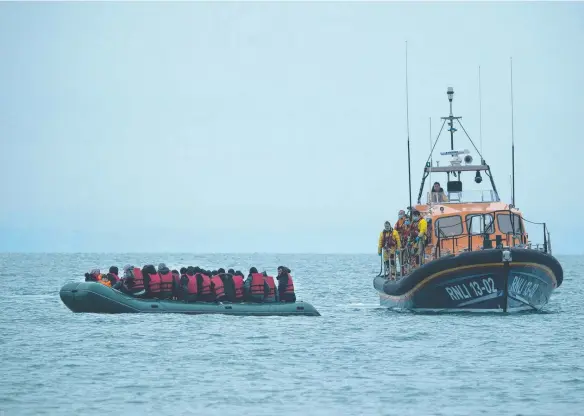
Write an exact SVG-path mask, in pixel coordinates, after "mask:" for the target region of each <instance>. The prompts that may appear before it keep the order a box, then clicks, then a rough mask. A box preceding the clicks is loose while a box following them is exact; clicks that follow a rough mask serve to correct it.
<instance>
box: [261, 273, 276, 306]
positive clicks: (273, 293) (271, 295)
mask: <svg viewBox="0 0 584 416" xmlns="http://www.w3.org/2000/svg"><path fill="white" fill-rule="evenodd" d="M264 280H265V282H266V283H267V284H268V288H269V289H270V290H269V291H268V294H267V295H265V296H264V299H270V300H275V299H276V284H275V283H274V277H273V276H264Z"/></svg>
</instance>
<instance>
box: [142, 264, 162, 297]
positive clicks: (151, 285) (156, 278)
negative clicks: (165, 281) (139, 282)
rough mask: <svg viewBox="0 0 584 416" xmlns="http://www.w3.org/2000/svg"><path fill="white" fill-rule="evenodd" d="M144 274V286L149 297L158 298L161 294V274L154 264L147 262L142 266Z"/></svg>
mask: <svg viewBox="0 0 584 416" xmlns="http://www.w3.org/2000/svg"><path fill="white" fill-rule="evenodd" d="M142 275H143V276H144V287H145V288H146V296H147V297H149V298H158V297H159V296H160V275H159V274H158V272H157V271H156V268H155V267H154V265H152V264H147V265H145V266H144V267H143V268H142Z"/></svg>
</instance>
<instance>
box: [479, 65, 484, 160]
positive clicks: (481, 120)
mask: <svg viewBox="0 0 584 416" xmlns="http://www.w3.org/2000/svg"><path fill="white" fill-rule="evenodd" d="M479 140H480V148H481V159H482V154H483V100H482V94H481V66H480V65H479ZM481 162H482V160H481Z"/></svg>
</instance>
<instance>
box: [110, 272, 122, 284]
mask: <svg viewBox="0 0 584 416" xmlns="http://www.w3.org/2000/svg"><path fill="white" fill-rule="evenodd" d="M108 275H110V276H112V277H113V278H114V282H115V283H118V282H119V281H120V278H119V277H118V275H117V274H115V273H108Z"/></svg>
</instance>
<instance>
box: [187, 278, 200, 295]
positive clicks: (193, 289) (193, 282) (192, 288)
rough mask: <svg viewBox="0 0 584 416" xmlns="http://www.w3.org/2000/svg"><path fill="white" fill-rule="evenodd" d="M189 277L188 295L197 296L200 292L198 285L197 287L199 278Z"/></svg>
mask: <svg viewBox="0 0 584 416" xmlns="http://www.w3.org/2000/svg"><path fill="white" fill-rule="evenodd" d="M186 276H187V279H188V281H187V293H188V294H189V295H196V294H197V293H198V292H199V290H198V285H197V278H196V277H195V276H189V275H186Z"/></svg>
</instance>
